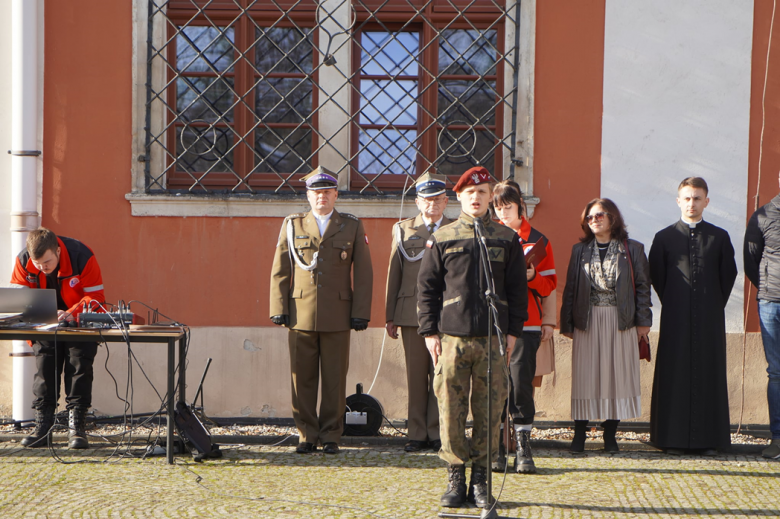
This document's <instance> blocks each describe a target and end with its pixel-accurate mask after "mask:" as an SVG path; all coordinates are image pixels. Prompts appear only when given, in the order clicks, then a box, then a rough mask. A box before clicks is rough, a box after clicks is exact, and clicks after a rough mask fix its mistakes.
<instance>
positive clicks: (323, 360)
mask: <svg viewBox="0 0 780 519" xmlns="http://www.w3.org/2000/svg"><path fill="white" fill-rule="evenodd" d="M290 243H292V244H293V246H292V247H290ZM307 269H308V270H307ZM353 287H354V289H353ZM372 287H373V271H372V268H371V256H370V254H369V249H368V239H367V237H366V234H365V231H364V230H363V224H362V222H361V221H360V220H358V218H356V217H355V216H352V215H350V214H345V213H344V214H342V213H339V212H338V211H336V210H334V211H333V213H332V214H331V217H330V221H329V222H328V224H327V227H326V228H325V231H324V233H323V235H322V237H320V231H319V228H318V226H317V222H316V220H315V218H314V215H313V213H312V212H308V213H305V214H294V215H291V216H289V217H287V218H286V219H285V220H284V223H283V224H282V230H281V233H280V235H279V242H278V244H277V246H276V254H275V255H274V263H273V268H272V273H271V301H270V315H271V316H277V315H289V320H290V324H289V328H290V332H289V348H290V368H291V371H292V380H291V382H292V407H293V418H294V419H295V425H296V426H297V427H298V430H299V433H300V439H301V441H302V442H310V443H312V444H315V445H316V443H317V440H320V441H321V442H322V443H323V444H324V443H328V442H338V441H339V438H341V434H342V432H343V429H344V411H345V405H346V378H347V370H348V368H349V339H350V322H351V319H365V320H366V321H368V320H369V318H370V316H371V291H372ZM320 374H321V375H322V398H321V403H320V413H319V417H318V416H317V412H316V406H317V392H318V387H319V382H320V380H319V378H320Z"/></svg>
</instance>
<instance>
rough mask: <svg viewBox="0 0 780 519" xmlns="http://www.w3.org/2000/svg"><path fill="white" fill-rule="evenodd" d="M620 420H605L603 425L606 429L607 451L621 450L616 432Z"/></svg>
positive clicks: (605, 441) (605, 445)
mask: <svg viewBox="0 0 780 519" xmlns="http://www.w3.org/2000/svg"><path fill="white" fill-rule="evenodd" d="M619 423H620V420H605V421H604V422H602V424H601V427H602V428H603V429H604V450H605V451H607V452H620V447H618V443H617V439H616V438H615V433H616V432H617V428H618V424H619Z"/></svg>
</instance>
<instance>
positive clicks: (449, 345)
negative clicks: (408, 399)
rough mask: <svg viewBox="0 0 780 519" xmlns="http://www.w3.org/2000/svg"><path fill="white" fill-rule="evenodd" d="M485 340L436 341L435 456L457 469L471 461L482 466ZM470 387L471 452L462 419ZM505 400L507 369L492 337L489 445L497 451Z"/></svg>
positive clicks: (484, 450) (484, 457) (450, 338)
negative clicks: (438, 445)
mask: <svg viewBox="0 0 780 519" xmlns="http://www.w3.org/2000/svg"><path fill="white" fill-rule="evenodd" d="M487 343H488V339H487V337H453V336H452V335H442V336H441V351H442V354H441V356H439V363H438V364H437V365H436V371H435V373H436V374H435V377H434V379H433V388H434V391H435V392H436V398H437V399H438V401H439V423H440V425H439V434H440V436H441V444H442V448H441V451H439V457H440V458H441V459H443V460H444V461H446V462H447V463H449V464H450V465H462V464H464V463H466V462H467V461H468V460H469V459H471V460H472V461H473V462H474V463H475V464H477V465H479V466H482V467H486V466H487V464H488V463H487V434H486V432H485V425H486V422H485V418H486V417H487V398H486V391H487V366H488V349H487ZM469 386H470V387H471V414H472V415H473V422H474V428H473V430H472V435H471V448H470V449H469V444H468V440H467V439H466V417H467V416H468V413H469ZM506 396H507V368H506V362H505V361H504V357H502V356H501V354H500V353H499V351H498V340H497V339H496V337H495V335H494V336H493V389H492V391H491V392H490V399H491V402H490V405H491V411H492V415H493V416H491V417H490V420H491V424H493V425H494V427H493V431H492V432H493V436H492V437H491V438H490V444H491V446H492V447H493V448H494V449H495V448H497V447H498V440H499V438H498V437H499V425H500V423H501V412H502V411H503V409H504V401H505V400H506Z"/></svg>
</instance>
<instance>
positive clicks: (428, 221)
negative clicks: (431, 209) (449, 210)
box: [420, 213, 444, 232]
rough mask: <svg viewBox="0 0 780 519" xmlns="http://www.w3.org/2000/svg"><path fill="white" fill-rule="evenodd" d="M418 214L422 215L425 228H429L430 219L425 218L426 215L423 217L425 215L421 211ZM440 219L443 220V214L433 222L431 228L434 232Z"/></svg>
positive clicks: (439, 225)
mask: <svg viewBox="0 0 780 519" xmlns="http://www.w3.org/2000/svg"><path fill="white" fill-rule="evenodd" d="M420 216H422V219H423V222H424V223H425V228H426V229H430V225H431V221H430V220H429V219H428V218H426V217H425V215H424V214H422V213H420ZM442 220H444V215H442V217H441V218H439V220H438V221H436V222H435V223H434V225H433V230H434V232H435V231H436V230H437V229H438V228H439V227H441V221H442Z"/></svg>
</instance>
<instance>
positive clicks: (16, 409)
mask: <svg viewBox="0 0 780 519" xmlns="http://www.w3.org/2000/svg"><path fill="white" fill-rule="evenodd" d="M37 24H38V1H37V0H32V1H30V0H12V4H11V27H12V30H11V106H12V109H11V125H12V128H11V149H10V150H9V153H10V154H11V155H12V157H11V254H12V256H13V258H14V259H13V261H14V262H15V261H16V255H17V254H18V253H19V252H20V251H21V250H22V249H24V247H25V246H26V240H27V234H28V233H29V232H30V231H32V230H35V229H37V228H38V222H39V218H38V156H39V155H40V154H41V152H40V151H38V150H37V149H36V146H37V140H38V27H37ZM2 274H3V275H10V273H2ZM31 354H32V349H31V348H30V347H29V346H28V345H27V343H26V342H23V341H14V344H13V353H12V354H11V355H12V356H13V418H14V420H29V419H30V418H32V416H33V411H32V409H31V406H32V400H33V395H32V384H33V375H34V374H35V359H34V358H33V357H32V356H31Z"/></svg>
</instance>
